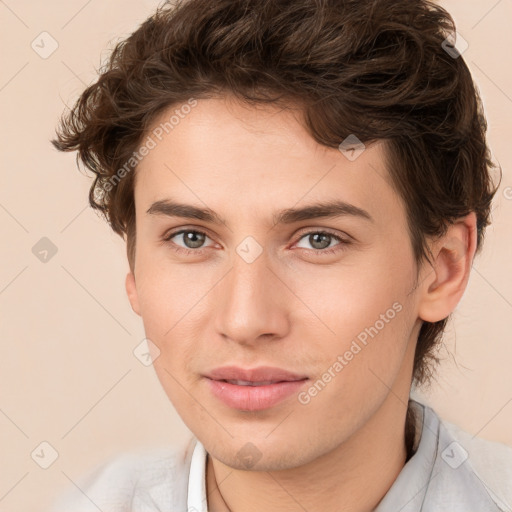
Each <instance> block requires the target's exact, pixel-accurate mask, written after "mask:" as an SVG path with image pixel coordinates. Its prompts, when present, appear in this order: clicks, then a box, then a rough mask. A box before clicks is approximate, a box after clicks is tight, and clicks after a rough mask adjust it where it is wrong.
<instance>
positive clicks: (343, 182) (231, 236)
mask: <svg viewBox="0 0 512 512" xmlns="http://www.w3.org/2000/svg"><path fill="white" fill-rule="evenodd" d="M176 108H179V107H173V108H171V109H169V110H168V111H167V112H166V113H165V115H163V116H161V118H159V119H158V121H157V122H155V124H154V126H155V127H156V126H158V124H160V122H165V121H167V120H169V118H170V117H171V115H172V114H173V113H174V110H176ZM183 117H184V118H183V119H180V121H179V124H177V125H176V126H175V127H174V129H173V130H172V131H170V132H169V133H168V134H167V135H165V137H163V138H162V140H161V141H158V139H157V138H156V137H155V136H154V135H152V137H153V139H154V140H155V141H157V145H156V147H154V148H153V149H151V150H150V151H149V154H148V155H147V156H145V158H144V159H143V160H142V162H141V163H140V164H139V167H138V169H137V171H136V172H137V181H136V186H135V204H136V231H137V246H136V261H135V269H134V275H135V278H134V277H133V275H132V274H129V275H128V278H127V290H128V294H129V297H130V301H131V304H132V307H133V309H134V310H135V311H136V312H137V313H138V314H140V315H141V316H142V319H143V322H144V327H145V332H146V336H147V338H149V339H150V340H151V342H152V343H154V344H155V345H156V346H157V347H158V350H159V351H160V353H159V356H158V357H157V358H156V359H155V360H154V366H155V369H156V372H157V374H158V377H159V379H160V381H161V383H162V385H163V387H164V389H165V391H166V393H167V395H168V396H169V398H170V400H171V401H172V403H173V404H174V406H175V408H176V410H177V411H178V413H179V414H180V416H181V417H182V419H183V420H184V422H185V423H186V424H187V426H188V427H189V428H190V430H191V431H192V432H193V433H194V434H195V435H196V436H197V438H198V439H199V440H200V441H201V442H202V443H203V445H204V446H205V448H206V449H207V451H208V452H209V453H210V454H211V455H212V456H213V457H215V458H216V459H218V460H221V461H222V462H223V463H225V464H227V465H230V466H231V467H238V468H244V467H247V466H244V464H246V461H245V462H244V455H247V454H248V455H249V456H250V455H252V456H253V464H254V466H253V469H262V470H270V469H285V468H291V467H296V466H299V465H301V464H305V463H307V462H308V461H312V460H314V459H315V458H317V457H319V456H321V455H323V454H326V453H328V452H329V451H331V450H333V449H335V448H336V447H338V446H340V445H341V444H342V443H344V442H345V441H346V440H348V439H349V438H350V437H351V436H352V435H353V434H355V433H356V432H362V431H363V430H364V427H365V426H366V425H371V424H372V421H373V422H375V421H377V420H376V418H377V416H378V415H379V414H380V415H381V416H380V418H381V419H382V418H383V417H384V414H385V412H384V411H387V413H386V414H388V416H389V415H390V414H395V413H396V412H397V411H400V412H401V413H402V414H403V413H405V409H406V404H407V399H408V396H409V390H410V383H411V377H412V364H413V356H414V348H415V342H416V338H417V335H418V330H419V327H420V320H419V319H418V316H419V299H418V293H417V290H415V289H414V284H415V277H416V267H415V264H414V258H413V252H412V246H411V242H410V239H409V235H408V231H407V223H406V215H405V209H404V206H403V204H402V202H401V201H400V200H399V197H398V195H397V193H396V192H395V191H394V189H393V188H392V187H391V185H390V178H389V175H388V172H387V170H386V168H385V161H384V146H383V145H382V144H376V145H374V146H370V147H367V148H366V150H364V151H363V152H362V153H361V154H360V155H359V156H357V153H354V154H352V153H351V152H350V151H349V152H348V153H346V154H344V153H342V152H341V151H339V150H338V149H329V148H326V147H324V146H321V145H319V144H318V143H316V142H315V141H314V140H313V139H312V138H311V136H310V135H309V134H308V133H307V132H306V130H305V129H304V128H303V127H302V126H301V125H300V124H299V122H298V121H297V119H296V117H294V115H293V114H292V113H290V112H289V111H288V112H286V111H279V110H278V109H276V108H263V107H260V108H258V109H255V108H253V107H249V106H242V105H240V104H238V103H235V102H232V101H227V100H223V99H209V100H199V101H198V103H197V106H195V107H193V108H192V109H191V112H190V113H189V114H188V115H186V116H183ZM159 133H160V132H159ZM164 133H165V132H164ZM356 135H357V134H356ZM340 142H341V141H340ZM354 156H357V158H355V159H354V158H353V157H354ZM157 201H172V202H174V203H180V204H184V205H190V206H194V207H195V208H199V209H208V210H210V211H211V212H214V213H215V214H216V215H217V216H218V217H220V218H221V219H223V220H224V221H225V224H223V223H221V222H215V221H212V220H204V219H197V218H182V217H179V216H168V215H164V214H161V213H157V208H156V207H155V208H154V209H153V211H154V212H155V213H148V210H149V209H150V208H151V206H152V205H153V204H154V203H155V202H157ZM339 201H343V202H346V203H348V204H350V205H353V206H354V207H357V208H359V209H360V210H364V211H365V212H367V214H368V216H365V215H364V214H361V215H359V214H358V215H356V214H353V213H350V212H349V213H346V214H339V215H338V216H336V217H325V216H324V217H317V218H311V217H310V216H307V215H306V216H303V217H302V218H301V217H300V216H297V217H296V218H292V219H290V218H288V219H282V220H288V221H290V220H291V221H292V222H284V221H283V222H280V223H277V224H275V223H274V222H275V220H277V218H278V216H279V215H280V213H282V212H284V211H286V210H288V209H303V208H305V207H308V206H312V205H315V204H318V203H332V202H339ZM181 230H186V232H185V234H183V233H182V234H176V235H175V236H174V237H172V239H171V240H169V241H167V242H165V241H163V239H164V238H165V237H166V236H168V235H170V234H171V233H172V232H176V233H177V232H179V231H181ZM197 232H199V233H197ZM202 233H205V235H202ZM322 233H324V235H322ZM337 237H339V239H338V238H337ZM187 250H188V252H185V251H187ZM420 281H421V274H420ZM224 366H237V367H240V368H242V369H253V368H257V367H262V366H270V367H276V368H280V369H283V370H286V371H288V372H291V373H293V374H295V378H302V379H305V380H301V381H300V382H295V383H288V384H282V383H281V384H269V385H266V387H265V389H263V388H261V389H257V387H254V388H249V387H247V386H240V385H234V384H226V383H220V382H219V381H217V382H216V383H215V382H212V380H211V379H210V378H208V377H207V375H210V376H211V372H212V371H213V370H214V369H217V368H219V367H224ZM256 380H258V379H256ZM274 380H277V379H274ZM214 388H215V389H216V390H217V393H215V392H214V391H213V389H214ZM249 442H250V443H252V445H254V446H252V445H246V443H249ZM240 450H241V451H240Z"/></svg>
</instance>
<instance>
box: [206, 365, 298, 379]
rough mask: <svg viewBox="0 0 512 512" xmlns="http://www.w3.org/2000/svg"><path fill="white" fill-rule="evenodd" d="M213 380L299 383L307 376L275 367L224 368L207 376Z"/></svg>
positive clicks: (216, 369)
mask: <svg viewBox="0 0 512 512" xmlns="http://www.w3.org/2000/svg"><path fill="white" fill-rule="evenodd" d="M205 376H206V377H208V378H210V379H212V380H246V381H250V382H265V381H269V380H270V381H275V382H282V381H288V382H290V381H297V380H303V379H306V378H307V375H299V374H297V373H293V372H289V371H287V370H284V369H282V368H277V367H274V366H258V367H256V368H248V369H244V368H239V367H238V366H222V367H220V368H215V369H214V370H212V371H211V372H209V373H207V374H206V375H205Z"/></svg>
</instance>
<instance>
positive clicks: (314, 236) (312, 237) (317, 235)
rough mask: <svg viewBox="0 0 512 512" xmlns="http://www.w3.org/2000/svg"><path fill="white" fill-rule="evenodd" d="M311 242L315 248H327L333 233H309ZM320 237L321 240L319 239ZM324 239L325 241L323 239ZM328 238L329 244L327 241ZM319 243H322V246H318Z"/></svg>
mask: <svg viewBox="0 0 512 512" xmlns="http://www.w3.org/2000/svg"><path fill="white" fill-rule="evenodd" d="M309 239H310V243H311V245H312V246H313V247H314V248H315V249H325V248H326V247H329V244H330V241H331V240H330V239H331V235H329V234H327V233H313V234H311V235H309ZM319 239H320V241H319ZM321 239H323V241H322V240H321ZM326 240H327V244H326V243H325V241H326ZM317 244H320V247H318V246H317Z"/></svg>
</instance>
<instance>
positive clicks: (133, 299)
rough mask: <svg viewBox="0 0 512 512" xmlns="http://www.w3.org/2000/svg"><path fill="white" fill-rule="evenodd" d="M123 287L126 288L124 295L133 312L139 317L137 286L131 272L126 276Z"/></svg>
mask: <svg viewBox="0 0 512 512" xmlns="http://www.w3.org/2000/svg"><path fill="white" fill-rule="evenodd" d="M125 287H126V294H127V295H128V300H129V301H130V304H131V306H132V309H133V311H134V312H135V313H137V315H139V316H140V308H139V297H138V295H137V286H136V284H135V276H134V275H133V272H131V271H130V272H128V274H126V281H125Z"/></svg>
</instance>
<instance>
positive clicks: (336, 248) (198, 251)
mask: <svg viewBox="0 0 512 512" xmlns="http://www.w3.org/2000/svg"><path fill="white" fill-rule="evenodd" d="M182 233H199V234H200V235H204V236H206V237H208V234H207V233H205V232H204V231H200V230H197V229H180V230H177V231H173V232H171V233H169V234H166V235H164V237H163V238H162V242H163V243H165V244H170V245H172V249H173V250H174V251H176V252H178V253H181V254H186V255H189V254H196V255H200V254H202V253H203V252H204V251H205V250H206V249H207V248H202V249H185V248H184V247H180V246H179V245H176V244H175V243H174V242H171V238H174V237H175V236H176V235H181V234H182ZM319 234H321V235H329V236H330V237H332V238H334V239H336V240H337V241H338V242H340V243H339V244H337V245H335V246H334V248H330V249H306V250H307V251H308V252H309V251H311V252H313V254H315V255H319V256H320V255H325V254H334V253H337V252H338V251H343V250H345V247H343V246H347V245H349V244H350V241H349V240H346V239H344V238H342V237H341V236H339V235H335V234H334V233H331V232H330V231H328V230H316V231H315V230H313V231H307V232H306V233H302V234H301V235H300V237H299V238H298V239H297V241H296V242H295V243H298V242H300V241H301V240H302V239H303V238H305V237H307V236H310V235H319ZM208 238H209V237H208Z"/></svg>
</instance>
